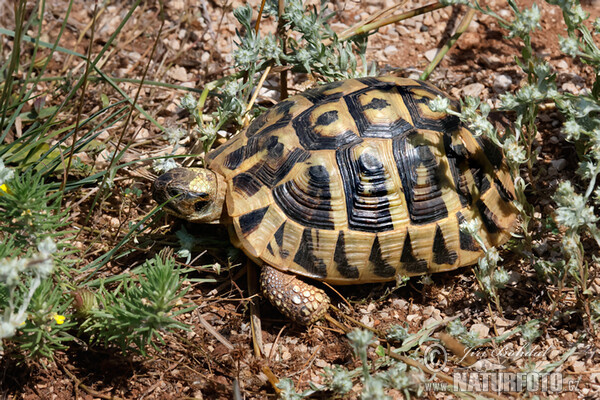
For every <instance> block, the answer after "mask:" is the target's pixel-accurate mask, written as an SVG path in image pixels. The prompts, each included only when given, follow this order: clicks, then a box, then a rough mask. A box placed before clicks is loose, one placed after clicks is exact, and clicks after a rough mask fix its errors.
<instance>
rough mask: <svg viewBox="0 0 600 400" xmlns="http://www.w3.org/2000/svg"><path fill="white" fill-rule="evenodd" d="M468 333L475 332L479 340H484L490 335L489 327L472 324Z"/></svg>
mask: <svg viewBox="0 0 600 400" xmlns="http://www.w3.org/2000/svg"><path fill="white" fill-rule="evenodd" d="M470 331H471V332H477V336H478V337H479V338H486V337H487V336H488V334H489V333H490V327H489V326H487V325H484V324H473V325H471V329H470Z"/></svg>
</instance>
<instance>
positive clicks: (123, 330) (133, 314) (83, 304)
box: [78, 256, 194, 355]
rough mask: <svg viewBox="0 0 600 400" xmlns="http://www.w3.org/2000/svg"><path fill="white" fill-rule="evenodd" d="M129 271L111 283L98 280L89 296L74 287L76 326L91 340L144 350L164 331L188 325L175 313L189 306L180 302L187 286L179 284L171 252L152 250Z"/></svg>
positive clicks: (179, 312)
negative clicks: (156, 253) (110, 285)
mask: <svg viewBox="0 0 600 400" xmlns="http://www.w3.org/2000/svg"><path fill="white" fill-rule="evenodd" d="M134 273H135V274H136V275H133V276H127V275H125V276H122V277H120V279H119V284H118V286H117V287H116V288H114V289H108V288H107V287H106V285H104V284H101V285H100V289H99V291H98V293H97V294H96V296H94V298H92V297H91V296H90V295H89V292H87V291H84V292H81V293H78V295H79V296H80V300H78V306H79V309H78V311H79V315H80V316H82V317H83V318H84V320H83V322H82V323H81V325H80V329H81V330H82V331H84V332H86V333H87V334H89V335H90V336H91V337H92V340H93V341H95V342H100V343H102V344H103V345H105V346H111V345H113V344H114V345H117V346H119V347H120V348H121V349H122V350H123V351H126V350H134V351H137V352H139V353H141V354H144V355H145V354H147V352H146V350H147V348H148V347H149V346H152V347H154V348H158V346H157V341H158V342H159V343H161V344H163V345H164V341H163V339H162V336H163V332H168V331H173V330H176V329H183V330H185V329H188V328H187V326H186V325H185V324H184V323H182V322H180V321H178V320H177V319H176V317H177V316H178V315H180V314H183V313H186V312H189V311H191V310H192V309H193V308H194V307H193V306H189V305H187V306H185V307H184V306H183V301H182V298H183V296H185V294H186V293H187V291H188V289H189V288H182V284H183V282H182V279H181V276H180V275H181V274H182V273H183V271H182V270H181V269H180V268H177V267H175V261H174V260H173V259H172V258H170V257H166V258H164V259H163V258H162V257H161V256H156V257H155V258H153V259H150V260H147V261H146V262H145V263H144V265H142V266H141V267H140V268H137V269H136V270H135V271H134Z"/></svg>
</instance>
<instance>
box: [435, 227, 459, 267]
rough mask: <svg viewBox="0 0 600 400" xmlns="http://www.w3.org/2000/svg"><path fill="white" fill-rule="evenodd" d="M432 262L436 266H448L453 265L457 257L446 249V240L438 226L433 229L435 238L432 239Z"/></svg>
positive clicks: (453, 252)
mask: <svg viewBox="0 0 600 400" xmlns="http://www.w3.org/2000/svg"><path fill="white" fill-rule="evenodd" d="M432 252H433V262H435V263H436V264H450V265H454V263H455V262H456V259H457V258H458V255H457V254H456V252H455V251H453V250H450V249H448V247H447V246H446V240H445V239H444V233H443V232H442V228H440V226H439V225H437V226H436V228H435V237H434V239H433V248H432Z"/></svg>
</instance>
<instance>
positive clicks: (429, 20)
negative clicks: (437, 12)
mask: <svg viewBox="0 0 600 400" xmlns="http://www.w3.org/2000/svg"><path fill="white" fill-rule="evenodd" d="M434 23H435V21H434V20H433V17H432V16H431V13H427V14H426V15H425V18H423V25H425V26H433V24H434Z"/></svg>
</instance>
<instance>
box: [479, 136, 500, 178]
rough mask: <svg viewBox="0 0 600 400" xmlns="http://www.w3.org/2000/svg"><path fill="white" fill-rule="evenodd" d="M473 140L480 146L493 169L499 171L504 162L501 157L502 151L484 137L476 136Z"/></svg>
mask: <svg viewBox="0 0 600 400" xmlns="http://www.w3.org/2000/svg"><path fill="white" fill-rule="evenodd" d="M475 140H477V143H479V145H480V146H481V148H482V150H483V153H484V154H485V156H486V157H487V159H488V160H489V161H490V163H491V164H492V166H493V167H494V169H496V170H497V169H500V167H502V163H503V160H504V156H503V155H502V150H501V149H500V148H499V147H498V146H496V145H495V144H494V142H492V141H491V140H490V139H488V138H486V137H485V136H476V137H475Z"/></svg>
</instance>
